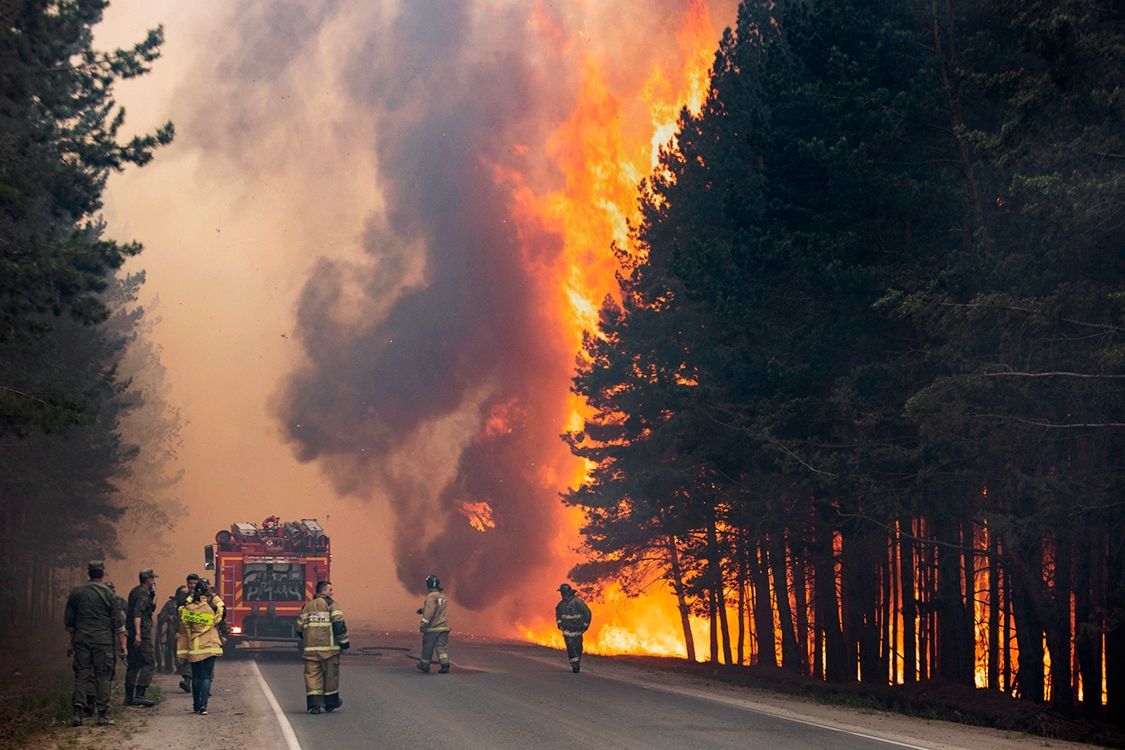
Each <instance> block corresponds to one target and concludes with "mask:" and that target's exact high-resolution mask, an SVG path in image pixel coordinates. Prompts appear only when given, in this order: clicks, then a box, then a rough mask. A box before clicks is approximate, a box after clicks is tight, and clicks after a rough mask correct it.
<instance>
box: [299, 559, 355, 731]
mask: <svg viewBox="0 0 1125 750" xmlns="http://www.w3.org/2000/svg"><path fill="white" fill-rule="evenodd" d="M297 632H298V633H300V634H301V659H303V660H304V662H305V709H306V710H307V711H308V712H309V713H310V714H318V713H320V712H321V710H322V709H323V710H325V711H328V712H329V713H331V712H333V711H335V710H336V709H337V708H339V707H340V706H341V705H342V704H343V701H341V700H340V654H341V653H343V652H344V651H347V650H348V647H349V646H350V645H351V644H349V643H348V626H347V624H346V623H345V622H344V613H343V612H342V611H341V610H340V606H339V605H338V604H336V602H335V601H334V600H333V599H332V582H331V581H317V583H316V595H315V596H314V597H313V598H312V600H311V601H310V602H309V603H308V604H306V605H305V608H304V609H302V610H301V614H299V615H298V616H297Z"/></svg>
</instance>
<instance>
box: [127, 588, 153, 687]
mask: <svg viewBox="0 0 1125 750" xmlns="http://www.w3.org/2000/svg"><path fill="white" fill-rule="evenodd" d="M137 577H138V578H139V579H140V583H138V584H137V586H136V587H135V588H134V589H133V590H132V591H130V592H129V602H128V609H127V610H126V612H125V628H126V630H128V633H129V660H128V662H126V669H125V705H126V706H140V707H141V708H152V707H153V706H155V705H156V704H155V703H153V702H152V701H150V700H149V699H148V698H146V697H145V691H146V690H148V684H149V682H151V681H152V673H153V672H154V671H155V670H156V648H155V646H154V644H153V638H152V613H153V610H155V609H156V573H154V572H153V571H152V568H145V569H144V570H142V571H141V572H140V573H139V574H138V575H137Z"/></svg>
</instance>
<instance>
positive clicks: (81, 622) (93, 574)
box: [63, 560, 125, 726]
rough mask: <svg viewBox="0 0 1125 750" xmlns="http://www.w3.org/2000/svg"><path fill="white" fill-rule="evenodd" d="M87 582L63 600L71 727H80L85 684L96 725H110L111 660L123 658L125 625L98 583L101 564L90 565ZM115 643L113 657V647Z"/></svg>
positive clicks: (108, 593) (112, 598)
mask: <svg viewBox="0 0 1125 750" xmlns="http://www.w3.org/2000/svg"><path fill="white" fill-rule="evenodd" d="M87 571H88V572H89V575H90V580H89V581H88V582H86V583H85V584H83V585H81V586H76V587H75V588H74V589H72V590H71V592H70V596H69V597H67V600H66V613H65V615H64V619H63V622H64V624H65V625H66V630H67V632H68V633H70V650H71V653H72V654H73V657H74V692H73V694H72V696H71V698H72V703H73V704H74V725H75V726H81V725H82V720H83V717H84V714H85V710H86V694H87V691H88V687H89V684H90V683H91V682H92V683H93V686H94V700H95V705H96V707H97V711H98V724H100V725H106V724H112V723H113V720H112V719H110V718H109V688H110V683H111V682H112V680H113V666H114V659H115V658H116V656H117V654H120V655H121V656H124V655H125V621H124V617H123V614H122V612H121V609H120V608H119V607H118V606H117V601H116V598H115V596H114V594H113V592H112V591H111V590H110V589H109V587H108V586H106V585H105V584H104V583H102V579H103V578H105V563H104V562H102V561H101V560H95V561H93V562H91V563H90V564H89V566H88V568H87ZM115 640H116V641H117V654H115V653H114V648H113V643H114V641H115Z"/></svg>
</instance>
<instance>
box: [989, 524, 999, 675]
mask: <svg viewBox="0 0 1125 750" xmlns="http://www.w3.org/2000/svg"><path fill="white" fill-rule="evenodd" d="M999 557H1000V549H999V545H998V544H997V543H996V534H995V533H993V531H992V528H991V527H989V530H988V688H989V689H990V690H999V689H1000V564H999Z"/></svg>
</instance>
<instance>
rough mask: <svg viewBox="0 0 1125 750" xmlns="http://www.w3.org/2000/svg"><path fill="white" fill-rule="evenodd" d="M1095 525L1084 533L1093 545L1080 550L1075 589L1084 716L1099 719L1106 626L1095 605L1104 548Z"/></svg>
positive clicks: (1078, 551)
mask: <svg viewBox="0 0 1125 750" xmlns="http://www.w3.org/2000/svg"><path fill="white" fill-rule="evenodd" d="M1092 526H1093V525H1092V524H1085V533H1084V534H1083V536H1084V537H1085V538H1086V539H1088V540H1089V542H1090V544H1089V547H1087V548H1085V549H1082V548H1079V549H1078V550H1077V554H1076V558H1077V571H1076V573H1077V576H1076V577H1077V581H1076V585H1075V587H1074V589H1075V595H1074V622H1075V633H1074V650H1075V652H1076V654H1077V656H1078V673H1079V675H1081V677H1082V713H1083V714H1085V715H1086V716H1090V717H1094V716H1098V715H1099V714H1100V713H1101V707H1102V705H1101V704H1102V701H1101V697H1102V649H1101V645H1102V624H1101V622H1100V620H1099V618H1098V615H1097V614H1096V612H1095V607H1096V605H1095V604H1094V602H1095V601H1096V600H1097V597H1098V593H1097V592H1098V590H1099V585H1098V584H1099V578H1100V576H1099V570H1098V569H1099V567H1100V557H1101V555H1102V554H1103V553H1102V550H1103V549H1104V546H1103V543H1102V535H1101V532H1100V530H1099V529H1097V528H1093V527H1092Z"/></svg>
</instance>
